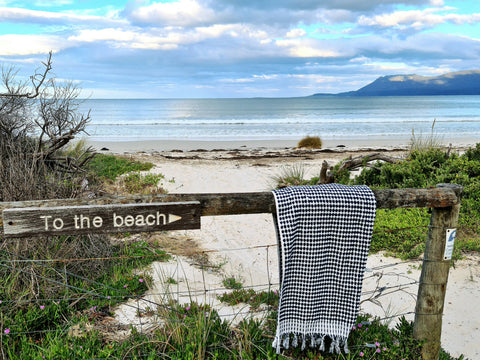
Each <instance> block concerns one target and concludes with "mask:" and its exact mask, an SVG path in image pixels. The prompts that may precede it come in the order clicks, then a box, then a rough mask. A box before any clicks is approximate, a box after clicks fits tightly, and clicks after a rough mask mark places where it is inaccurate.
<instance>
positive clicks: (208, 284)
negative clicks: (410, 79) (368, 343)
mask: <svg viewBox="0 0 480 360" xmlns="http://www.w3.org/2000/svg"><path fill="white" fill-rule="evenodd" d="M251 153H252V152H251V151H249V152H241V151H240V152H235V153H233V155H232V154H228V153H227V152H206V153H205V152H198V153H188V154H187V153H178V152H173V153H161V154H153V155H152V154H137V155H136V156H135V157H136V158H139V159H142V160H148V161H150V162H153V163H154V164H156V167H155V168H154V169H153V170H152V171H153V172H159V173H162V174H164V175H165V176H166V178H167V179H172V178H173V179H175V183H173V184H172V183H166V184H165V187H166V188H167V189H168V191H169V192H171V193H209V192H249V191H267V190H270V189H271V183H272V176H274V175H278V174H279V173H280V172H281V170H282V168H284V167H289V166H299V165H300V164H301V166H302V167H303V169H304V171H305V173H306V176H314V175H317V174H318V172H319V169H320V165H321V163H322V161H323V160H328V161H329V162H334V161H338V160H339V159H342V158H344V157H345V154H338V153H322V152H312V153H311V154H305V155H302V156H299V157H296V158H293V157H275V158H264V157H261V156H260V157H253V158H247V159H243V158H242V157H246V155H249V154H251ZM266 153H268V150H262V151H260V152H257V155H259V154H260V155H262V154H263V155H265V154H266ZM391 155H399V153H391ZM192 157H198V158H192ZM229 157H233V159H228V158H229ZM173 235H175V236H187V237H191V238H194V239H195V240H197V241H198V242H199V243H200V244H201V246H202V248H204V249H209V250H218V252H217V253H212V254H210V258H211V261H212V262H213V263H217V264H223V266H222V267H221V269H220V272H206V271H203V272H202V271H200V270H198V268H195V267H192V266H190V264H189V262H191V261H189V260H188V259H186V258H184V257H178V260H177V261H174V262H171V263H169V264H168V265H166V266H165V265H162V264H155V266H154V267H153V271H152V274H153V276H154V277H155V278H156V284H158V287H156V288H154V289H152V291H151V294H152V295H151V297H152V299H156V300H158V299H159V296H160V295H158V294H161V293H163V292H165V279H166V278H168V277H172V278H174V279H176V280H177V281H178V285H173V287H174V288H171V290H172V291H173V293H175V292H176V291H186V293H185V294H184V295H183V296H180V295H178V296H176V295H175V294H173V295H172V296H174V297H176V298H177V299H178V300H179V301H180V302H182V303H189V302H190V300H191V298H192V294H193V295H195V294H196V293H195V289H198V290H200V293H199V294H200V299H198V298H197V299H196V300H201V301H206V302H208V303H211V304H214V305H215V306H221V307H222V310H221V311H220V312H221V314H224V315H226V316H227V315H232V314H234V313H236V312H238V311H241V307H240V308H238V307H237V308H235V309H231V308H227V307H225V306H222V305H220V304H219V302H218V301H217V300H216V298H215V295H216V294H218V293H219V292H221V290H219V291H217V290H215V289H219V288H222V285H221V280H222V279H223V278H225V277H228V276H232V275H233V276H235V277H236V278H240V279H241V281H242V283H243V284H244V285H247V286H256V289H258V290H260V289H262V288H267V287H268V284H269V283H271V284H278V268H277V266H278V261H277V249H276V247H274V246H272V247H268V248H267V247H260V248H254V249H249V250H235V249H244V248H248V247H254V246H259V245H275V243H276V238H275V231H274V225H273V221H272V216H271V215H269V214H261V215H237V216H218V217H203V218H202V229H201V230H195V231H178V232H175V234H173ZM267 249H268V250H267ZM391 264H393V265H394V266H391V267H385V268H383V269H380V268H378V267H380V266H384V265H391ZM420 265H421V261H412V262H402V261H400V260H398V259H395V258H389V257H385V256H383V255H382V254H376V255H372V256H370V257H369V259H368V264H367V268H368V269H373V270H367V272H366V274H365V282H364V290H363V291H364V292H365V294H364V296H363V297H362V299H363V300H365V301H364V302H363V303H362V306H361V307H362V309H361V310H362V311H364V312H367V313H369V314H372V315H376V316H379V317H381V318H383V317H388V316H393V315H398V314H402V313H412V312H413V311H414V310H415V298H416V294H417V285H416V284H413V285H410V283H414V282H415V281H417V280H418V279H419V276H420V270H419V267H420ZM380 277H381V280H380V282H378V287H382V286H387V287H397V288H391V289H387V290H385V291H384V294H386V295H385V296H381V297H379V298H378V299H376V300H378V301H379V303H377V304H375V303H374V302H371V301H368V300H367V299H368V298H369V297H371V293H369V292H370V291H372V290H374V289H375V288H376V287H377V280H378V279H379V278H380ZM479 281H480V257H479V256H476V255H471V256H469V257H468V259H466V260H462V261H458V262H456V264H455V268H452V269H451V271H450V279H449V283H448V286H447V295H446V300H445V309H444V318H443V330H442V346H443V347H444V348H445V349H446V350H447V351H449V352H450V353H451V354H452V355H454V356H459V355H460V354H464V355H466V356H467V358H470V359H478V358H480V341H479V340H480V338H479V335H478V334H480V332H479V328H480V312H478V311H476V309H475V304H476V303H477V301H478V298H479V296H480V287H479ZM187 285H188V286H187ZM273 287H274V288H278V285H274V286H273ZM398 288H400V289H401V290H400V291H395V292H393V293H391V294H388V293H389V292H392V290H396V289H398ZM205 289H207V290H210V291H208V292H207V294H208V295H205V292H204V290H205ZM189 292H190V295H188V293H189ZM155 294H157V295H155ZM193 298H194V300H195V297H193ZM133 306H137V305H136V304H133ZM139 306H143V305H139ZM131 309H132V308H130V310H131ZM133 310H135V308H133ZM133 310H131V311H130V314H128V312H129V311H128V309H127V308H125V307H122V308H121V309H120V310H119V311H120V312H119V319H122V318H123V319H124V321H126V322H132V321H133V319H134V318H135V311H133ZM122 312H123V316H120V315H121V313H122ZM125 316H126V318H125ZM406 317H407V319H409V320H413V315H412V314H408V315H407V316H406ZM137 321H140V320H139V319H138V318H137ZM142 321H143V320H142ZM385 321H386V322H388V321H390V319H386V320H385ZM393 321H394V319H393Z"/></svg>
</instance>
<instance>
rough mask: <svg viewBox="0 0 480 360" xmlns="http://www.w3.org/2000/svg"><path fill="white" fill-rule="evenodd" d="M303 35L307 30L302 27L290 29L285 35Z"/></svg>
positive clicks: (292, 36)
mask: <svg viewBox="0 0 480 360" xmlns="http://www.w3.org/2000/svg"><path fill="white" fill-rule="evenodd" d="M305 35H307V32H306V31H305V30H303V29H292V30H290V31H289V32H288V33H287V35H286V37H287V38H299V37H303V36H305Z"/></svg>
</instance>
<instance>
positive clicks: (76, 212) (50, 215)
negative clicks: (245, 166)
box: [3, 201, 200, 237]
mask: <svg viewBox="0 0 480 360" xmlns="http://www.w3.org/2000/svg"><path fill="white" fill-rule="evenodd" d="M3 225H4V235H5V237H27V236H36V235H39V236H40V235H62V234H63V235H67V234H69V235H75V234H90V233H119V232H130V233H134V232H152V231H164V230H180V229H182V230H183V229H185V230H186V229H199V228H200V203H199V202H198V201H187V202H175V203H150V204H122V205H91V206H71V207H49V208H47V207H45V208H42V207H35V208H18V209H17V208H16V209H5V210H3Z"/></svg>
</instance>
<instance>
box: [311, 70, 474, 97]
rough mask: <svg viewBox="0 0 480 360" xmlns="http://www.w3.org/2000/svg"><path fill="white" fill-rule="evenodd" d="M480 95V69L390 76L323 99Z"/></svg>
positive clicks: (320, 94) (314, 95)
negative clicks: (331, 97)
mask: <svg viewBox="0 0 480 360" xmlns="http://www.w3.org/2000/svg"><path fill="white" fill-rule="evenodd" d="M419 95H425V96H430V95H480V70H467V71H459V72H451V73H447V74H443V75H440V76H420V75H415V74H412V75H388V76H381V77H379V78H378V79H377V80H375V81H373V82H371V83H370V84H368V85H366V86H364V87H362V88H360V89H358V90H356V91H348V92H343V93H338V94H322V93H318V94H313V95H311V96H312V97H317V96H318V97H320V96H342V97H358V96H419Z"/></svg>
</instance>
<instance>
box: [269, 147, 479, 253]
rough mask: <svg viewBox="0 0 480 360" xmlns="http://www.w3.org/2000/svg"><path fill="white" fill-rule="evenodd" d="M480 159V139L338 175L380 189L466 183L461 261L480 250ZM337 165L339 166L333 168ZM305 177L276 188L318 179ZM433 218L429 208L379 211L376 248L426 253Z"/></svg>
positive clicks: (459, 234) (459, 242) (282, 178)
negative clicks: (462, 147)
mask: <svg viewBox="0 0 480 360" xmlns="http://www.w3.org/2000/svg"><path fill="white" fill-rule="evenodd" d="M479 160H480V143H479V144H476V146H475V147H473V148H469V149H468V150H466V151H465V153H463V154H462V155H459V154H456V153H450V152H447V151H445V150H443V149H440V148H429V149H427V148H425V149H422V151H412V152H410V153H409V155H408V157H407V158H406V159H404V160H402V161H399V162H396V163H389V162H380V161H379V162H377V163H375V164H374V166H373V167H368V168H364V169H363V170H362V171H361V172H360V174H359V175H358V176H356V177H355V178H354V179H352V178H351V177H350V174H349V173H348V171H347V172H346V173H342V174H338V176H335V179H336V182H339V183H343V184H365V185H368V186H370V187H371V188H377V189H388V188H429V187H435V186H436V185H437V184H440V183H452V184H459V185H462V186H463V194H462V206H461V209H460V216H459V221H458V228H457V237H456V242H455V250H454V254H453V257H454V259H458V258H459V257H461V252H462V251H477V252H478V251H480V200H479V199H480V161H479ZM336 169H338V166H337V167H334V168H333V171H336ZM284 172H285V170H284ZM303 175H304V174H303V173H298V174H297V176H296V177H295V178H294V179H293V180H292V179H290V178H289V177H286V176H278V177H277V178H276V180H277V187H284V186H293V185H300V184H315V183H316V182H317V181H318V178H312V179H304V178H303ZM429 219H430V214H429V213H428V211H426V209H391V210H382V211H379V210H377V216H376V220H375V226H374V235H373V238H372V245H371V249H372V251H373V252H376V251H381V250H385V251H387V252H388V253H389V254H391V255H395V256H398V257H401V258H412V257H417V256H418V255H420V254H421V253H422V252H423V247H424V243H425V239H426V232H427V227H428V223H429ZM401 228H405V230H400V229H401ZM389 229H390V230H389Z"/></svg>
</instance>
